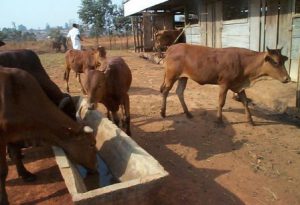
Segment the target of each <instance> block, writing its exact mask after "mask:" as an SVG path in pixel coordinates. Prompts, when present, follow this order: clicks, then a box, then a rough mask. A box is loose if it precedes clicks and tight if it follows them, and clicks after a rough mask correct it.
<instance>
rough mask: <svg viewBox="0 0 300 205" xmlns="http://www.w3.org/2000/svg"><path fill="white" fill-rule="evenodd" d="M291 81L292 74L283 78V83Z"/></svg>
mask: <svg viewBox="0 0 300 205" xmlns="http://www.w3.org/2000/svg"><path fill="white" fill-rule="evenodd" d="M290 81H291V78H290V76H286V77H284V78H283V79H282V81H281V82H282V83H288V82H290Z"/></svg>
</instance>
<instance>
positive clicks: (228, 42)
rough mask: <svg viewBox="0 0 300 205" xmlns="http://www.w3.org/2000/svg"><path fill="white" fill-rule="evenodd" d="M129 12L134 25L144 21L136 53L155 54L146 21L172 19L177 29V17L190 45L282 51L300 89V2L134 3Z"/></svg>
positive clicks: (128, 4)
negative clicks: (162, 18)
mask: <svg viewBox="0 0 300 205" xmlns="http://www.w3.org/2000/svg"><path fill="white" fill-rule="evenodd" d="M132 5H134V6H132ZM124 9H125V15H127V16H133V17H132V19H133V21H138V19H140V25H139V27H138V29H136V27H135V26H133V30H134V31H136V32H134V33H135V34H136V33H137V32H140V33H139V36H142V40H141V41H139V42H140V44H138V46H139V49H137V50H136V51H147V50H151V48H150V47H149V45H151V44H147V43H146V42H151V40H152V39H151V38H152V37H151V35H148V34H149V32H148V30H149V28H148V27H149V23H148V22H147V21H146V20H145V18H146V16H153V15H158V14H159V15H163V14H164V15H166V14H168V15H171V16H172V18H170V19H172V23H173V27H174V26H175V22H176V16H180V15H183V19H184V25H185V26H186V29H185V35H186V42H187V43H190V44H197V45H204V46H209V47H215V48H224V47H243V48H248V49H251V50H255V51H265V50H266V48H267V47H269V48H271V49H274V48H281V47H282V53H283V54H284V55H286V56H288V58H289V60H288V61H287V62H286V68H287V70H288V73H289V74H290V76H291V79H292V81H295V82H298V84H300V82H299V78H300V74H299V73H300V69H299V67H300V65H299V56H300V0H239V1H232V0H189V1H180V0H155V1H146V0H128V1H126V2H124ZM143 21H144V22H143ZM143 23H144V24H143ZM133 25H135V24H133ZM147 29H148V30H147ZM137 37H138V36H136V39H138V38H137ZM137 41H138V40H137ZM143 42H145V43H144V44H143ZM136 47H137V44H136ZM298 89H300V86H298ZM298 92H299V90H298ZM298 101H300V99H299V98H298ZM298 104H299V102H298Z"/></svg>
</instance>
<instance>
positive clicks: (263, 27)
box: [260, 0, 266, 52]
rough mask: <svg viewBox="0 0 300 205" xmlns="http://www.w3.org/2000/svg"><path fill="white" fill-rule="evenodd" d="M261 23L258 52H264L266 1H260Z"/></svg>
mask: <svg viewBox="0 0 300 205" xmlns="http://www.w3.org/2000/svg"><path fill="white" fill-rule="evenodd" d="M261 8H262V10H261V21H260V25H261V28H260V51H261V52H262V51H265V32H266V27H265V23H266V0H261Z"/></svg>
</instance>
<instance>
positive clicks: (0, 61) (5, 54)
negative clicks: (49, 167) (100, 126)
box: [0, 50, 76, 181]
mask: <svg viewBox="0 0 300 205" xmlns="http://www.w3.org/2000/svg"><path fill="white" fill-rule="evenodd" d="M0 65H2V66H5V67H12V68H13V67H17V68H19V69H22V70H25V71H27V72H29V73H30V74H31V75H33V76H34V77H35V79H36V80H37V81H38V82H39V84H40V86H41V87H42V89H43V90H44V92H45V94H46V95H47V96H48V97H49V98H50V100H51V101H52V102H53V103H54V104H55V105H57V106H58V107H59V108H60V109H61V110H62V111H64V112H65V113H66V114H67V115H69V116H70V117H71V118H73V119H74V120H75V119H76V116H75V115H76V109H75V105H74V102H73V101H72V98H71V96H69V95H68V94H65V93H62V92H61V90H60V89H59V87H58V86H57V85H56V84H55V83H54V82H53V81H52V80H51V79H50V78H49V76H48V75H47V73H46V71H45V69H44V68H43V66H42V64H41V62H40V59H39V57H38V56H37V55H36V54H35V53H34V52H33V51H31V50H8V51H0ZM29 97H31V95H30V96H29ZM22 147H23V142H18V143H9V146H8V148H9V149H8V151H9V153H10V156H11V157H12V158H14V161H16V164H19V163H22V156H21V148H22ZM28 173H29V172H19V170H18V174H19V176H21V177H22V179H23V180H24V181H33V180H34V179H35V175H32V174H28Z"/></svg>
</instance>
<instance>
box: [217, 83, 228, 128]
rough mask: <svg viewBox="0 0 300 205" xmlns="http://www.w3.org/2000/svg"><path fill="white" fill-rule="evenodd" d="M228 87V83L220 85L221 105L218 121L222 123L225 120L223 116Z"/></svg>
mask: <svg viewBox="0 0 300 205" xmlns="http://www.w3.org/2000/svg"><path fill="white" fill-rule="evenodd" d="M227 91H228V87H227V86H226V85H221V86H220V92H219V107H218V115H217V117H218V122H220V123H222V122H223V117H222V109H223V107H224V105H225V101H226V95H227Z"/></svg>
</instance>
